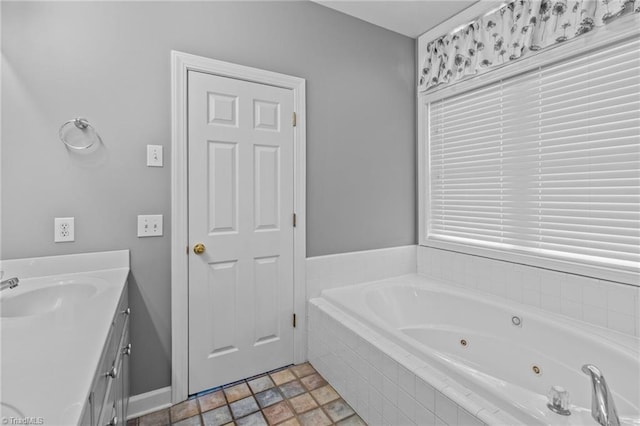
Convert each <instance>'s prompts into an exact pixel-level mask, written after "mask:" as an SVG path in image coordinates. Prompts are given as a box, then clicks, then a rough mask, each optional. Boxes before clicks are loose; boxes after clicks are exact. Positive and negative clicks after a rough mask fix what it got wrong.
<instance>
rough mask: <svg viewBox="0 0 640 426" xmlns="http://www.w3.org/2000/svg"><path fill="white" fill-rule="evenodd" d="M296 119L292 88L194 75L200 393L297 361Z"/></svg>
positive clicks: (193, 386) (195, 333) (192, 282)
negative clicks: (199, 250) (294, 317)
mask: <svg viewBox="0 0 640 426" xmlns="http://www.w3.org/2000/svg"><path fill="white" fill-rule="evenodd" d="M292 115H293V94H292V91H291V90H289V89H283V88H279V87H273V86H268V85H263V84H257V83H252V82H247V81H243V80H237V79H233V78H226V77H220V76H214V75H210V74H204V73H199V72H193V71H189V77H188V151H189V153H188V158H189V160H188V161H189V172H188V173H189V176H188V186H189V189H188V198H189V203H188V210H189V244H190V246H189V250H190V253H189V393H190V394H193V393H196V392H199V391H202V390H205V389H208V388H211V387H215V386H219V385H222V384H226V383H230V382H233V381H236V380H239V379H242V378H245V377H249V376H251V375H254V374H258V373H261V372H264V371H268V370H271V369H274V368H277V367H280V366H283V365H287V364H290V363H292V362H293V325H292V315H293V223H292V214H293V195H294V191H293V178H294V173H293V167H294V150H293V141H294V134H293V123H292ZM196 244H202V245H203V246H204V252H203V253H201V254H195V253H194V251H193V248H194V246H195V245H196Z"/></svg>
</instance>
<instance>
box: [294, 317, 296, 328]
mask: <svg viewBox="0 0 640 426" xmlns="http://www.w3.org/2000/svg"><path fill="white" fill-rule="evenodd" d="M293 328H296V314H293Z"/></svg>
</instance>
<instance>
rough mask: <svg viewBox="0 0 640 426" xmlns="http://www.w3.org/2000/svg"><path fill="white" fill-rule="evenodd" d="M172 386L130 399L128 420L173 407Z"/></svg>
mask: <svg viewBox="0 0 640 426" xmlns="http://www.w3.org/2000/svg"><path fill="white" fill-rule="evenodd" d="M171 405H172V404H171V386H167V387H165V388H160V389H156V390H152V391H151V392H147V393H141V394H140V395H134V396H132V397H130V398H129V409H128V413H127V420H129V419H135V418H136V417H140V416H144V415H145V414H149V413H153V412H154V411H158V410H162V409H163V408H169V407H171Z"/></svg>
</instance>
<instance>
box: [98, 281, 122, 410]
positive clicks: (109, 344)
mask: <svg viewBox="0 0 640 426" xmlns="http://www.w3.org/2000/svg"><path fill="white" fill-rule="evenodd" d="M127 290H128V289H127V285H125V288H124V291H123V292H122V296H121V297H120V302H118V308H117V309H116V312H115V314H114V317H113V320H112V321H111V327H110V329H109V337H107V341H106V344H105V347H104V348H105V349H104V352H103V354H102V358H101V359H100V363H99V364H98V369H97V371H96V377H95V379H94V382H93V383H94V386H93V395H94V399H93V414H94V415H93V418H94V419H101V418H107V416H106V414H107V413H108V411H109V405H108V404H107V403H106V402H105V398H106V397H107V389H108V387H109V385H110V384H112V382H114V381H115V380H116V379H115V378H113V377H111V375H110V373H112V374H113V375H116V376H117V375H119V374H120V371H119V370H120V369H119V368H118V365H117V362H118V359H119V358H118V356H119V354H120V345H121V342H122V338H123V333H124V330H125V326H126V324H127V323H128V320H129V313H130V310H129V292H128V291H127ZM103 411H105V413H103Z"/></svg>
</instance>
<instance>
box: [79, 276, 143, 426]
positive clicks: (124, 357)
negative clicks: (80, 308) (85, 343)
mask: <svg viewBox="0 0 640 426" xmlns="http://www.w3.org/2000/svg"><path fill="white" fill-rule="evenodd" d="M128 294H129V293H128V285H127V284H125V286H124V288H123V290H122V296H121V297H120V302H119V303H118V307H117V309H116V311H115V313H114V316H113V320H112V322H111V327H110V329H109V335H108V337H107V340H106V342H105V344H104V349H103V351H102V356H101V358H100V362H99V363H98V366H97V368H96V372H95V375H94V378H93V384H92V385H91V392H90V393H89V398H88V400H87V402H86V403H85V406H84V409H83V414H82V416H81V417H80V423H79V425H80V426H114V425H121V424H125V423H126V417H127V406H128V403H129V357H130V355H131V342H130V340H129V316H130V314H131V309H130V308H129V297H128Z"/></svg>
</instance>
